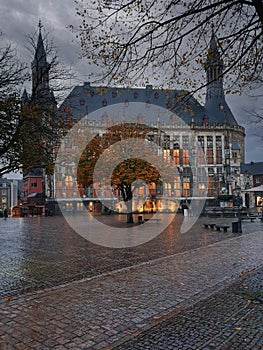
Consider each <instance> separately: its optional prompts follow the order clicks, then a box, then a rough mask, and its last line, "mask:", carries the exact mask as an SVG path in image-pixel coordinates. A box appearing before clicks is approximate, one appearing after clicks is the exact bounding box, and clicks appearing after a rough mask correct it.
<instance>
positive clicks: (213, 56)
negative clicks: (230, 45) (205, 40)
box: [205, 25, 224, 99]
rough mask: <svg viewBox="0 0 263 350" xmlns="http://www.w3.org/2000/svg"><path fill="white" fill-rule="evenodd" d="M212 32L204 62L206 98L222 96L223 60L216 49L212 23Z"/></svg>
mask: <svg viewBox="0 0 263 350" xmlns="http://www.w3.org/2000/svg"><path fill="white" fill-rule="evenodd" d="M211 29H212V34H211V39H210V44H209V48H208V50H207V57H206V63H205V71H206V79H207V94H206V99H211V98H214V97H215V98H223V97H224V90H223V68H224V64H223V60H222V59H221V56H220V52H219V50H218V45H217V40H216V36H215V32H214V25H212V28H211Z"/></svg>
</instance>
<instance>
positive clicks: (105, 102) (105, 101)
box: [102, 99, 108, 107]
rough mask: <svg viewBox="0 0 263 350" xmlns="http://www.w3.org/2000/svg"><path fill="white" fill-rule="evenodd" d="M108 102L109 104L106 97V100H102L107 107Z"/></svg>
mask: <svg viewBox="0 0 263 350" xmlns="http://www.w3.org/2000/svg"><path fill="white" fill-rule="evenodd" d="M107 104H108V102H107V100H105V99H104V100H103V101H102V106H103V107H105V106H107Z"/></svg>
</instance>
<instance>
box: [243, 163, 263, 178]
mask: <svg viewBox="0 0 263 350" xmlns="http://www.w3.org/2000/svg"><path fill="white" fill-rule="evenodd" d="M240 172H241V174H248V175H263V162H257V163H254V162H251V163H247V164H245V163H243V164H241V169H240Z"/></svg>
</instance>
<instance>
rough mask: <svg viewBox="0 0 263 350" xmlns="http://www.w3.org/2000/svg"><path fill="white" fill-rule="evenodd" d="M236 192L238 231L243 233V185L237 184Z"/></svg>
mask: <svg viewBox="0 0 263 350" xmlns="http://www.w3.org/2000/svg"><path fill="white" fill-rule="evenodd" d="M235 191H236V194H237V205H238V221H237V232H238V233H242V221H241V218H240V206H241V205H242V197H241V196H240V195H241V187H240V186H238V185H237V186H236V188H235Z"/></svg>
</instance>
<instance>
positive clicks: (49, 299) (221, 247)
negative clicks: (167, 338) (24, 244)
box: [0, 231, 263, 350]
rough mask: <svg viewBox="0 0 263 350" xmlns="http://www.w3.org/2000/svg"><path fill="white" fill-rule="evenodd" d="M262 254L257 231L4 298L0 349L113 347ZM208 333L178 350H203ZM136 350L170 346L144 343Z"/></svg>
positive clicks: (251, 265)
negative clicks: (195, 343) (67, 282)
mask: <svg viewBox="0 0 263 350" xmlns="http://www.w3.org/2000/svg"><path fill="white" fill-rule="evenodd" d="M262 251H263V237H262V231H259V232H255V233H251V234H249V235H242V236H237V237H234V238H230V239H228V240H224V241H220V242H217V243H215V244H211V245H207V246H202V247H200V248H195V249H192V250H188V251H184V252H181V253H178V254H174V255H171V256H168V257H163V258H159V259H156V260H154V261H150V262H144V263H141V264H138V265H137V266H133V267H127V268H123V269H120V270H116V271H113V272H108V273H105V274H102V275H99V276H94V277H90V278H87V279H83V280H81V281H76V282H71V283H69V284H64V285H61V286H57V287H53V288H49V289H46V290H39V291H37V292H32V293H26V294H23V295H21V296H16V297H14V298H12V299H11V300H8V299H9V298H7V299H2V300H1V302H0V336H1V338H0V339H1V340H0V349H1V350H2V349H3V350H9V349H30V350H31V349H32V350H38V349H39V350H40V349H42V350H48V349H74V350H80V349H83V350H84V349H94V350H96V349H112V348H114V347H115V348H116V346H118V344H119V343H120V342H122V343H123V342H125V341H128V340H129V339H130V338H131V337H134V336H135V335H137V334H139V333H141V332H142V331H144V330H147V329H148V328H149V325H150V326H153V325H155V324H157V323H158V322H160V320H162V319H163V318H168V317H169V316H171V315H173V314H174V313H176V312H178V311H180V310H183V308H186V307H188V306H190V305H192V304H193V303H195V302H196V301H199V300H200V299H205V298H207V297H209V296H210V295H211V294H212V293H213V292H214V291H215V290H217V289H218V288H222V286H227V284H228V283H229V282H230V281H233V280H234V279H235V278H237V277H238V276H240V275H242V274H244V273H246V271H250V270H253V269H255V268H256V267H259V266H263V256H262ZM195 326H196V325H195ZM237 328H239V327H237ZM197 329H198V328H197ZM200 331H201V330H200ZM192 332H194V330H192ZM203 332H204V331H203ZM208 338H209V336H208V335H207V336H205V335H203V340H202V337H201V338H200V339H201V340H200V341H199V343H198V345H195V346H198V347H194V346H193V347H189V346H188V345H186V347H184V346H183V347H181V348H182V349H205V347H204V346H206V344H207V339H208ZM193 339H194V335H193ZM257 340H259V339H258V338H257ZM169 346H170V345H169ZM171 346H173V345H171ZM187 346H188V347H187ZM253 346H254V345H253ZM255 346H256V347H246V348H244V349H260V347H258V346H259V344H257V345H255ZM127 348H128V347H127ZM137 348H138V349H169V348H168V347H167V348H163V347H159V348H158V347H157V346H150V345H149V347H137ZM206 348H207V349H212V347H210V348H209V347H206ZM123 349H126V348H125V346H124V347H123ZM131 349H133V348H132V347H131ZM135 349H136V348H135ZM170 349H176V348H174V347H170ZM222 349H230V348H227V347H225V348H224V347H223V348H222ZM233 349H234V348H233ZM239 349H241V348H240V347H239ZM231 350H232V348H231Z"/></svg>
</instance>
